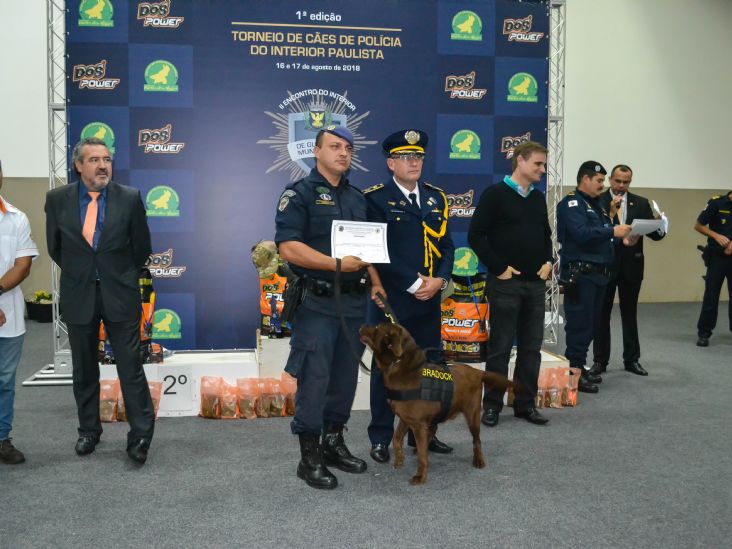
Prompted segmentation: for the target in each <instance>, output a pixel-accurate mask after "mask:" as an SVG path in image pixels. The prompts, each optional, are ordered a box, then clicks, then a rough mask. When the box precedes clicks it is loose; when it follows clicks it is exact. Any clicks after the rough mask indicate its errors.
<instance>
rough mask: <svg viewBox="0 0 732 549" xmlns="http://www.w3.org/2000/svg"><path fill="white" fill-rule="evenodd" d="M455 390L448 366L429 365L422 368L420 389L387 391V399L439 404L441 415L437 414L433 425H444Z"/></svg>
mask: <svg viewBox="0 0 732 549" xmlns="http://www.w3.org/2000/svg"><path fill="white" fill-rule="evenodd" d="M454 388H455V381H454V380H453V377H452V373H450V368H449V367H448V366H447V365H444V366H443V365H441V364H427V365H426V366H425V367H424V368H422V383H421V385H420V386H419V387H418V388H414V389H404V390H401V391H394V390H391V389H387V390H386V398H388V399H390V400H402V401H403V400H429V401H432V402H439V403H440V404H441V406H440V413H439V414H437V416H436V417H435V419H434V421H433V422H432V423H433V425H437V424H438V423H442V422H443V421H445V420H446V419H447V414H448V412H449V411H450V406H451V405H452V394H453V391H454Z"/></svg>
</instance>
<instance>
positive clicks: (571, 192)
mask: <svg viewBox="0 0 732 549" xmlns="http://www.w3.org/2000/svg"><path fill="white" fill-rule="evenodd" d="M575 194H577V193H576V192H575V191H569V192H568V193H567V196H574V195H575Z"/></svg>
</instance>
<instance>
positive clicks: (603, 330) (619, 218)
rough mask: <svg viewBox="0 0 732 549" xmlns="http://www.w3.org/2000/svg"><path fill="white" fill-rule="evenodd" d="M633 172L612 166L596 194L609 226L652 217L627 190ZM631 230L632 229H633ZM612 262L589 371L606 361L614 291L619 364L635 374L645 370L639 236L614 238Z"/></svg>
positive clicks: (657, 234)
mask: <svg viewBox="0 0 732 549" xmlns="http://www.w3.org/2000/svg"><path fill="white" fill-rule="evenodd" d="M632 179H633V171H632V170H631V169H630V168H629V167H628V166H626V165H624V164H619V165H618V166H615V167H614V168H613V169H612V171H611V172H610V189H608V190H607V191H605V192H604V193H602V194H601V195H600V204H601V205H602V206H603V208H604V209H605V211H608V212H610V217H611V218H612V220H613V225H626V224H627V225H632V224H633V221H635V220H642V219H655V218H656V216H655V215H654V212H653V210H652V208H651V205H650V203H649V202H648V199H646V198H643V197H642V196H639V195H637V194H633V193H631V192H629V191H628V189H629V187H630V183H631V181H632ZM634 232H635V231H634ZM646 236H648V238H650V239H651V240H661V239H662V238H663V237H665V236H666V233H665V232H664V231H663V228H661V229H658V230H656V231H652V232H650V233H647V235H646ZM613 244H614V246H615V261H614V263H613V267H612V270H611V274H610V279H609V282H608V285H607V288H606V291H605V300H604V302H603V305H602V310H601V312H600V320H599V322H598V325H597V329H596V331H595V338H594V345H593V350H594V365H593V366H592V369H591V370H590V372H591V373H593V374H595V375H597V376H599V375H600V374H601V373H602V372H604V371H605V370H606V369H607V365H608V362H609V361H610V314H611V312H612V308H613V300H614V299H615V291H616V289H617V291H618V298H619V300H620V317H621V319H622V322H623V364H624V366H625V370H626V371H628V372H631V373H633V374H636V375H639V376H647V375H648V372H647V371H646V370H645V369H644V368H643V366H641V365H640V362H638V359H639V358H640V343H639V341H638V295H639V294H640V289H641V283H642V282H643V267H644V257H643V236H640V235H637V236H633V233H631V235H629V236H626V237H625V238H614V239H613Z"/></svg>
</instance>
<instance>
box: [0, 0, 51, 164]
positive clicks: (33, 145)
mask: <svg viewBox="0 0 732 549" xmlns="http://www.w3.org/2000/svg"><path fill="white" fill-rule="evenodd" d="M46 73H47V68H46V1H45V0H18V1H11V0H0V160H2V163H3V174H4V175H5V177H48V99H47V93H46V87H47V86H46Z"/></svg>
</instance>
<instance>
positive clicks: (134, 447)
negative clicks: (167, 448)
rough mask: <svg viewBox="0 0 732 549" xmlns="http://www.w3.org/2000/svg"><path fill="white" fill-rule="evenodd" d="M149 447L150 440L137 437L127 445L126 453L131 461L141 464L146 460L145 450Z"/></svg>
mask: <svg viewBox="0 0 732 549" xmlns="http://www.w3.org/2000/svg"><path fill="white" fill-rule="evenodd" d="M149 449H150V441H149V440H146V439H144V438H138V439H137V440H135V441H134V442H132V443H130V444H128V445H127V455H128V456H129V457H130V459H131V460H132V461H136V462H137V463H140V464H143V463H145V461H146V460H147V451H148V450H149Z"/></svg>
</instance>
